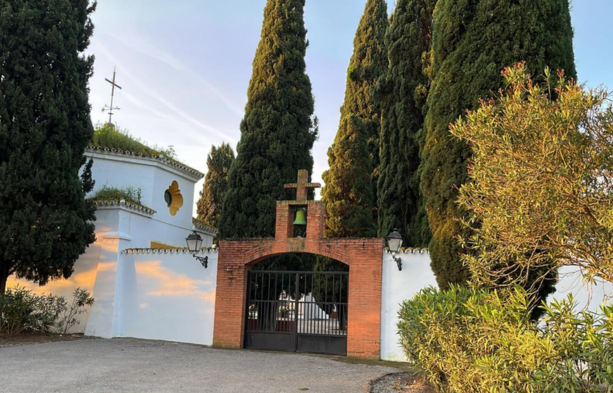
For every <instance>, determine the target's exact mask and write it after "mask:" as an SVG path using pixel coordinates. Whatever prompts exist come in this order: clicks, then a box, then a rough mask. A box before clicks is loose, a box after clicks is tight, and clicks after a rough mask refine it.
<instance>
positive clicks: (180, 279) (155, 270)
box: [85, 250, 217, 345]
mask: <svg viewBox="0 0 613 393" xmlns="http://www.w3.org/2000/svg"><path fill="white" fill-rule="evenodd" d="M199 256H201V257H204V256H208V258H209V265H208V268H207V269H205V268H204V267H202V265H201V264H200V262H198V261H197V260H196V259H194V258H193V257H192V256H191V255H190V254H189V253H184V252H180V253H179V252H176V253H175V252H172V253H171V252H169V251H166V252H164V253H162V251H156V252H153V251H152V250H148V251H147V253H145V254H142V253H141V254H130V253H122V254H121V255H120V257H119V259H118V261H117V262H115V263H114V264H113V263H111V265H112V266H107V267H105V269H104V272H105V273H104V274H98V278H97V280H96V287H95V290H94V292H95V297H96V299H97V301H96V303H95V304H94V306H93V308H92V310H91V317H90V323H88V327H87V330H86V332H85V334H86V335H91V336H98V337H104V338H112V337H133V338H143V339H154V340H166V341H179V342H186V343H194V344H203V345H212V343H213V326H214V316H215V291H216V285H217V283H216V277H217V252H216V251H213V250H210V251H206V252H202V253H200V254H199ZM101 273H102V272H101Z"/></svg>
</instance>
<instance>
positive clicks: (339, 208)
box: [322, 0, 388, 237]
mask: <svg viewBox="0 0 613 393" xmlns="http://www.w3.org/2000/svg"><path fill="white" fill-rule="evenodd" d="M387 26H388V21H387V4H386V2H385V0H368V1H367V2H366V8H365V10H364V15H363V16H362V19H361V20H360V24H359V25H358V30H357V32H356V35H355V39H354V41H353V56H352V57H351V61H350V63H349V69H348V71H347V87H346V90H345V102H344V103H343V106H342V107H341V120H340V124H339V128H338V132H337V133H336V138H335V139H334V144H333V145H332V146H331V147H330V149H329V150H328V164H329V165H330V169H329V170H328V171H326V172H325V173H324V175H323V179H324V182H325V183H326V185H325V187H324V189H323V190H322V200H323V201H324V202H326V210H327V215H326V236H327V237H371V236H374V235H375V234H376V226H375V222H376V221H375V220H376V217H375V216H374V215H375V214H376V209H375V207H376V206H377V204H376V202H375V190H376V181H377V177H378V175H377V174H378V170H377V167H378V162H379V132H380V128H381V108H380V105H379V101H378V100H377V99H376V98H375V97H374V96H373V91H374V88H375V86H376V84H377V81H378V79H379V77H380V76H381V75H382V74H383V72H384V71H385V69H386V68H387V51H386V49H385V31H386V30H387Z"/></svg>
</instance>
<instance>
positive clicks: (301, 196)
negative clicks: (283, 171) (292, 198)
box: [283, 169, 321, 203]
mask: <svg viewBox="0 0 613 393" xmlns="http://www.w3.org/2000/svg"><path fill="white" fill-rule="evenodd" d="M320 187H321V184H319V183H309V171H307V170H306V169H300V170H299V171H298V183H289V184H285V185H283V188H295V189H296V202H304V203H306V201H307V192H308V189H309V188H320Z"/></svg>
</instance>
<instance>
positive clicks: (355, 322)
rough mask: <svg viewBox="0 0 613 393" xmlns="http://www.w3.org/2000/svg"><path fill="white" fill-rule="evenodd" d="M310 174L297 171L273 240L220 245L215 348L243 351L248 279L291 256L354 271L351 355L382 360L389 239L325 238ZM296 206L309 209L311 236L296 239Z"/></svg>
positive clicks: (279, 206)
mask: <svg viewBox="0 0 613 393" xmlns="http://www.w3.org/2000/svg"><path fill="white" fill-rule="evenodd" d="M315 187H319V184H313V183H308V172H307V171H306V170H300V171H298V183H295V184H287V185H285V188H296V190H297V197H296V200H294V201H279V202H277V217H276V230H275V238H274V239H248V240H222V241H220V243H219V259H218V274H217V295H216V299H215V328H214V332H213V346H215V347H220V348H243V347H244V340H245V327H246V315H247V310H246V308H247V298H246V297H247V276H248V272H249V271H250V270H251V269H252V267H253V266H255V265H256V264H257V263H259V262H261V261H263V260H265V259H267V258H270V257H272V256H276V255H281V254H287V253H309V254H314V255H321V256H325V257H329V258H333V259H335V260H337V261H340V262H342V263H344V264H346V265H348V266H349V288H348V301H347V306H348V312H347V315H348V320H347V355H348V356H355V357H361V358H373V359H374V358H377V359H378V358H379V350H380V339H381V338H380V337H381V278H382V250H383V247H384V240H383V239H378V238H343V239H326V238H324V216H325V211H326V206H325V204H324V203H323V202H321V201H309V200H307V189H308V188H315ZM297 207H304V208H305V209H306V212H307V215H308V220H307V226H306V237H293V235H294V228H293V222H294V219H295V211H296V208H297Z"/></svg>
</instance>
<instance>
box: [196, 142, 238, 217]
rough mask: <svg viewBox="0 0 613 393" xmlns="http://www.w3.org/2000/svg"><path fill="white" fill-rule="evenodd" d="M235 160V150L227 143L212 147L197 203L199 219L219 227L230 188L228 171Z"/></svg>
mask: <svg viewBox="0 0 613 393" xmlns="http://www.w3.org/2000/svg"><path fill="white" fill-rule="evenodd" d="M232 161H234V150H232V147H230V145H229V144H227V143H222V144H221V146H219V147H216V146H212V147H211V152H210V153H209V155H208V156H207V158H206V165H207V167H208V171H207V173H206V176H205V178H204V186H202V191H201V192H200V199H199V200H198V204H197V210H196V212H197V214H198V219H199V220H202V221H204V222H205V223H206V224H207V225H210V226H212V227H214V228H217V226H218V225H219V217H220V216H221V206H222V204H223V198H224V195H225V194H226V190H227V189H228V171H229V170H230V166H231V165H232Z"/></svg>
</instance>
